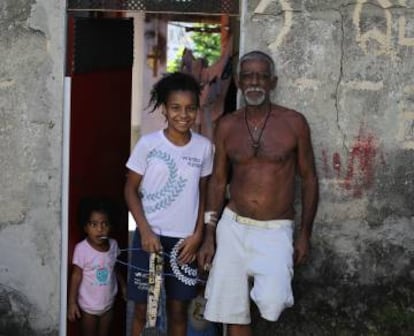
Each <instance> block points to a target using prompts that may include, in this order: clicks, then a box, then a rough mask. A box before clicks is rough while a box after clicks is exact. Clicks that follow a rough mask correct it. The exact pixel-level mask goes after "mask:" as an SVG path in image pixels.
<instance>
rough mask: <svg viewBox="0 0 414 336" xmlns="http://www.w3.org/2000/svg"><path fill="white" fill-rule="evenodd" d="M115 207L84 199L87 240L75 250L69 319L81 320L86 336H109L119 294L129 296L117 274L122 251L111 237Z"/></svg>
mask: <svg viewBox="0 0 414 336" xmlns="http://www.w3.org/2000/svg"><path fill="white" fill-rule="evenodd" d="M111 209H112V208H111V204H110V203H109V202H108V201H106V200H104V199H84V200H82V202H81V204H80V207H79V210H80V211H79V224H80V225H81V226H82V229H83V231H84V232H85V234H86V238H85V239H84V240H82V241H81V242H79V243H78V244H77V245H76V246H75V250H74V253H73V268H72V276H71V281H70V290H69V305H68V319H69V321H71V322H74V321H75V320H76V319H79V318H80V319H81V325H82V335H85V336H95V335H96V336H107V335H109V333H110V325H111V321H112V315H113V309H112V306H113V303H114V299H115V295H116V294H117V291H118V283H117V279H118V281H119V283H120V286H121V289H122V293H123V294H124V297H125V296H126V295H125V294H126V283H125V281H124V280H123V278H122V276H121V274H120V273H119V272H118V271H116V270H115V263H116V258H117V256H118V255H119V253H120V251H119V248H118V244H117V242H116V240H114V239H111V238H109V237H108V235H109V233H110V231H111V226H112V223H113V222H112V219H113V218H112V211H111Z"/></svg>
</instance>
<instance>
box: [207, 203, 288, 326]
mask: <svg viewBox="0 0 414 336" xmlns="http://www.w3.org/2000/svg"><path fill="white" fill-rule="evenodd" d="M241 223H243V224H241ZM292 234H293V221H292V220H272V221H255V220H253V219H249V218H246V217H240V216H237V214H236V213H234V212H233V211H231V210H230V209H228V208H226V209H225V210H224V212H223V215H222V217H221V219H220V221H219V223H218V225H217V232H216V239H217V250H216V254H215V256H214V260H213V264H212V268H211V270H210V274H209V277H208V281H207V285H206V292H205V296H206V298H207V304H206V309H205V312H204V317H205V318H206V319H207V320H209V321H213V322H221V323H227V324H249V323H250V321H251V319H250V300H249V278H252V279H253V287H252V288H251V290H250V297H251V299H252V300H253V301H254V302H255V303H256V304H257V306H258V308H259V311H260V314H261V316H262V317H263V318H264V319H266V320H269V321H276V320H277V319H278V318H279V315H280V314H281V312H282V311H283V310H284V309H285V308H287V307H291V306H292V305H293V301H294V300H293V294H292V288H291V280H292V277H293V246H292Z"/></svg>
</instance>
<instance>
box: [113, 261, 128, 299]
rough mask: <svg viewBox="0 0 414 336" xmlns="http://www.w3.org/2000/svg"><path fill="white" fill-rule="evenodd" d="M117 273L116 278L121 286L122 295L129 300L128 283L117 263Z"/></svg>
mask: <svg viewBox="0 0 414 336" xmlns="http://www.w3.org/2000/svg"><path fill="white" fill-rule="evenodd" d="M115 274H116V279H117V280H118V284H119V287H120V288H121V293H122V297H123V299H124V300H125V301H126V300H127V285H126V281H125V278H124V276H123V274H122V272H121V270H120V268H119V266H118V265H117V264H116V265H115Z"/></svg>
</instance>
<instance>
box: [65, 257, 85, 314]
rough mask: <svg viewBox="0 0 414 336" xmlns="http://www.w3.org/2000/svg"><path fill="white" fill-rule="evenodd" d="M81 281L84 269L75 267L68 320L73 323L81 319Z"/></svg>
mask: <svg viewBox="0 0 414 336" xmlns="http://www.w3.org/2000/svg"><path fill="white" fill-rule="evenodd" d="M81 281H82V269H81V268H80V267H79V266H76V265H73V267H72V276H71V278H70V287H69V298H68V320H69V321H71V322H73V321H75V320H76V319H77V318H80V317H81V313H80V309H79V307H78V291H79V285H80V283H81Z"/></svg>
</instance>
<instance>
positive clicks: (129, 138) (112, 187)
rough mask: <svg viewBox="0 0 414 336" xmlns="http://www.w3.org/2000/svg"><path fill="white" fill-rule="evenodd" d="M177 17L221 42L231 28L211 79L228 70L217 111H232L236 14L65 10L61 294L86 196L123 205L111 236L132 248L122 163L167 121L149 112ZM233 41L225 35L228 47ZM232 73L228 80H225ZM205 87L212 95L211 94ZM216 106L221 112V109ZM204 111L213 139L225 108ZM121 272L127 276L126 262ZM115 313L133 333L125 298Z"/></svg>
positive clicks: (72, 329) (72, 330) (70, 326)
mask: <svg viewBox="0 0 414 336" xmlns="http://www.w3.org/2000/svg"><path fill="white" fill-rule="evenodd" d="M172 22H174V24H176V25H177V24H179V25H183V26H184V25H185V26H187V25H190V26H191V25H195V24H204V25H213V26H216V29H219V30H220V34H222V35H221V36H222V37H224V41H228V40H229V36H230V35H229V33H231V35H232V42H231V43H232V48H231V53H229V54H228V55H227V56H228V57H230V61H228V60H226V61H225V62H224V61H223V60H222V62H221V64H220V68H221V71H218V72H217V73H216V78H215V79H214V78H213V77H212V78H210V79H209V82H208V84H209V85H210V86H211V87H213V86H214V85H217V80H218V79H221V78H220V77H221V76H222V75H223V74H224V75H225V76H224V79H225V80H227V81H228V87H227V89H228V90H227V92H228V94H226V95H225V96H223V101H222V102H221V104H222V105H221V106H222V108H221V110H220V108H219V110H220V111H221V112H220V113H224V111H232V110H233V109H234V108H235V102H236V93H235V89H234V87H233V88H232V85H233V84H232V81H231V71H230V72H229V67H230V70H231V64H232V61H233V60H235V59H236V58H237V50H238V41H239V37H238V34H239V23H238V17H237V16H232V17H230V16H228V15H225V16H223V15H209V14H203V15H200V14H197V15H194V14H186V15H182V14H174V13H169V14H168V13H146V14H144V13H137V12H134V11H124V12H119V11H115V10H109V11H105V12H97V11H89V10H88V11H74V12H71V11H69V12H68V36H67V41H68V48H67V64H68V66H67V80H68V81H70V90H68V95H69V96H70V97H69V100H70V107H69V108H68V111H67V113H69V118H68V119H69V122H68V124H69V125H68V132H67V133H68V135H67V137H68V141H67V144H68V147H69V148H68V160H67V161H68V167H67V168H66V169H67V176H68V179H67V184H68V186H67V193H68V195H67V207H68V209H67V224H66V225H67V227H66V228H63V231H64V232H65V231H66V235H65V233H64V235H63V236H64V237H65V236H66V239H67V241H66V242H65V244H66V248H67V251H66V253H62V255H63V256H64V257H63V258H64V259H63V260H62V263H63V266H62V269H63V268H66V277H65V276H63V278H66V279H63V280H62V287H63V290H62V293H65V295H66V293H67V290H68V280H69V277H70V273H71V272H70V267H71V258H72V254H73V249H74V246H75V244H76V243H77V242H78V241H80V240H81V239H82V232H81V230H79V228H78V225H77V224H76V213H77V210H78V204H79V201H80V199H81V198H82V197H83V196H106V197H110V198H111V199H113V200H114V202H116V203H117V204H118V206H119V209H120V216H119V226H118V227H119V230H117V231H116V232H115V233H114V238H115V239H117V241H118V244H119V245H120V247H121V248H124V249H127V247H128V242H129V235H130V232H129V231H130V230H132V229H133V228H134V223H132V225H131V221H130V220H129V219H128V212H127V209H126V207H125V204H124V201H123V185H124V182H125V173H126V169H125V162H126V160H127V158H128V156H129V153H130V150H131V148H132V147H133V146H134V145H135V143H136V141H137V140H138V139H139V137H140V136H141V135H143V134H146V133H148V132H151V131H153V130H156V129H160V128H162V127H163V126H164V119H163V117H162V116H161V115H160V114H157V113H156V112H155V113H152V114H149V113H148V111H147V110H146V109H145V107H146V105H147V103H148V100H149V94H150V90H151V87H152V85H153V84H154V83H155V82H156V81H157V80H158V79H159V78H161V76H162V75H163V74H164V73H165V72H166V71H167V59H168V58H167V50H168V47H169V36H168V25H169V24H170V23H172ZM206 34H207V33H206ZM170 38H171V37H170ZM228 43H229V42H223V40H222V42H221V44H222V46H223V50H225V46H226V45H227V46H228ZM193 56H194V55H193ZM193 61H194V62H195V61H197V56H194V57H193ZM226 65H227V68H226ZM182 66H185V64H184V63H183V65H182ZM179 70H185V71H189V72H191V69H189V68H188V62H187V69H185V68H181V69H179ZM217 74H219V76H217ZM229 74H230V80H229V79H228V78H227V77H226V76H227V75H229ZM226 85H227V84H226ZM216 88H217V87H216ZM206 92H207V93H206V97H207V98H208V91H206ZM209 108H211V106H210V107H209ZM214 108H215V111H217V107H214ZM202 113H203V114H202V118H200V120H199V121H198V125H197V127H198V131H201V132H204V133H205V135H207V136H211V127H213V124H214V120H215V119H214V118H218V117H219V114H220V113H218V114H217V116H216V117H214V118H212V117H211V113H210V112H209V111H208V110H207V109H206V110H205V111H202ZM209 113H210V114H209ZM209 132H210V133H209ZM128 223H129V224H128ZM128 225H129V228H128ZM65 244H63V245H64V246H65ZM124 254H125V255H123V257H122V258H123V260H124V261H125V262H127V253H124ZM65 256H66V257H65ZM123 270H124V275H125V277H126V276H127V269H126V267H124V269H123ZM61 308H62V313H61V315H62V316H61V328H62V329H61V335H69V336H74V335H77V334H78V327H79V326H78V325H76V324H75V323H69V322H67V320H66V309H67V300H64V299H62V307H61ZM116 311H117V315H116V319H115V328H116V330H117V334H121V335H125V334H126V333H127V331H128V330H127V323H126V315H127V309H126V304H125V302H123V301H122V298H120V297H118V299H117V302H116ZM62 322H64V323H63V325H62ZM128 334H129V331H128Z"/></svg>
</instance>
